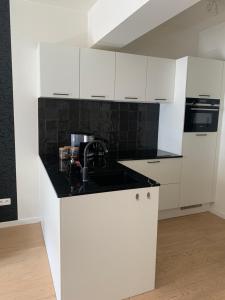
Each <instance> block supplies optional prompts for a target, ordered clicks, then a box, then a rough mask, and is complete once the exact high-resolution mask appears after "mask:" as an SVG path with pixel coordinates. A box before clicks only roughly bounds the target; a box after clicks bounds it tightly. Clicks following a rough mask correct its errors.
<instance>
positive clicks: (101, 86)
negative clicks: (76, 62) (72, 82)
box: [80, 48, 116, 100]
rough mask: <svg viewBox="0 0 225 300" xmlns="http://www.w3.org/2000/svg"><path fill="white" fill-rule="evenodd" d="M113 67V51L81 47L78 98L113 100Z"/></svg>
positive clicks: (114, 60)
mask: <svg viewBox="0 0 225 300" xmlns="http://www.w3.org/2000/svg"><path fill="white" fill-rule="evenodd" d="M115 67H116V54H115V52H110V51H103V50H96V49H87V48H86V49H81V50H80V98H81V99H98V100H113V99H114V84H115Z"/></svg>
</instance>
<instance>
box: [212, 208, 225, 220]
mask: <svg viewBox="0 0 225 300" xmlns="http://www.w3.org/2000/svg"><path fill="white" fill-rule="evenodd" d="M210 212H211V213H212V214H214V215H216V216H218V217H220V218H222V219H225V213H223V212H220V211H217V210H216V209H214V208H212V209H210Z"/></svg>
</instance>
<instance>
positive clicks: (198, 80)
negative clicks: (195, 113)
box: [186, 57, 223, 99]
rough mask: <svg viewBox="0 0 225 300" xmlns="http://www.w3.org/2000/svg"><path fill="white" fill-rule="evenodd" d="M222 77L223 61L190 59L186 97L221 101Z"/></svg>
mask: <svg viewBox="0 0 225 300" xmlns="http://www.w3.org/2000/svg"><path fill="white" fill-rule="evenodd" d="M222 76H223V62H222V61H219V60H214V59H205V58H199V57H189V58H188V73H187V90H186V96H187V97H190V98H199V97H203V98H214V99H220V98H221V88H222Z"/></svg>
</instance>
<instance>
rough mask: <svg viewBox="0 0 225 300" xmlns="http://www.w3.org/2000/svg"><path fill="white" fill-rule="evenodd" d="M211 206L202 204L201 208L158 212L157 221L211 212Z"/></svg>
mask: <svg viewBox="0 0 225 300" xmlns="http://www.w3.org/2000/svg"><path fill="white" fill-rule="evenodd" d="M210 208H211V204H203V205H202V206H201V207H196V208H190V209H186V210H181V209H180V208H176V209H169V210H162V211H159V220H164V219H171V218H176V217H183V216H188V215H192V214H199V213H203V212H206V211H211V209H210Z"/></svg>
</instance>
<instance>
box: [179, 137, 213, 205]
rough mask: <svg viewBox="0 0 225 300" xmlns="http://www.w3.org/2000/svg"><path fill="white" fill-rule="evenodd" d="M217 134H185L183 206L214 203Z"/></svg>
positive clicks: (182, 186)
mask: <svg viewBox="0 0 225 300" xmlns="http://www.w3.org/2000/svg"><path fill="white" fill-rule="evenodd" d="M216 143H217V133H206V134H204V133H185V134H184V139H183V156H184V157H183V166H182V175H181V206H190V205H195V204H203V203H209V202H212V201H213V182H214V180H213V175H214V168H215V157H216Z"/></svg>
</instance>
